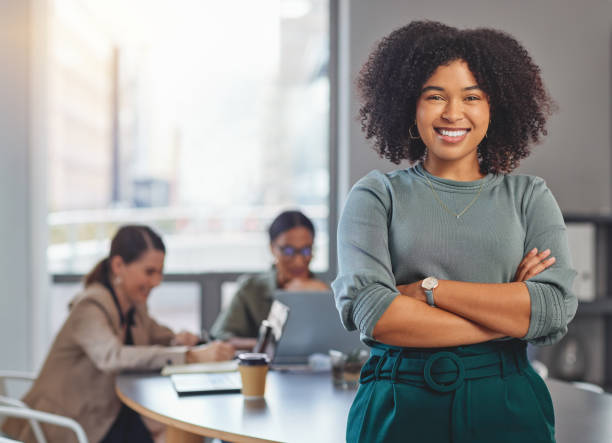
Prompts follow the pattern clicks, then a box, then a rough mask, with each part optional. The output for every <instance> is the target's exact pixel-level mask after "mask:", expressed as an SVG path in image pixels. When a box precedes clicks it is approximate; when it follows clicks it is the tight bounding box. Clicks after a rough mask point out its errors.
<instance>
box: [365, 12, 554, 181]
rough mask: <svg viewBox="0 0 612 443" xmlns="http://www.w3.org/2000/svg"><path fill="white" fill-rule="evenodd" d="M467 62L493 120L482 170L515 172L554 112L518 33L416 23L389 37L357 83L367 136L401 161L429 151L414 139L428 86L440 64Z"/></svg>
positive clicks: (483, 148) (482, 149) (395, 160)
mask: <svg viewBox="0 0 612 443" xmlns="http://www.w3.org/2000/svg"><path fill="white" fill-rule="evenodd" d="M455 60H464V61H465V62H466V63H467V65H468V67H469V68H470V70H471V71H472V74H473V75H474V77H475V78H476V81H477V82H478V85H479V86H480V88H481V89H482V90H483V91H484V92H485V93H486V94H487V95H488V98H489V103H490V107H491V123H490V125H489V128H488V131H487V137H486V138H485V139H484V140H483V141H482V142H481V143H480V146H479V148H478V159H479V162H480V170H481V172H482V173H489V172H492V173H509V172H510V171H512V170H513V169H514V168H516V167H517V166H518V165H519V162H520V160H521V159H523V158H525V157H527V156H528V155H529V153H530V144H536V143H538V142H539V141H540V138H541V136H542V135H546V120H547V117H548V116H549V115H550V114H551V113H552V112H553V111H554V110H555V104H554V102H553V101H552V99H551V98H550V96H549V95H548V93H547V91H546V89H545V87H544V84H543V83H542V78H541V77H540V69H539V68H538V66H536V64H535V63H534V62H533V60H532V59H531V57H530V56H529V54H528V53H527V50H526V49H525V48H524V47H523V46H521V44H520V43H519V42H517V41H516V40H515V39H514V38H513V37H512V36H510V35H508V34H506V33H505V32H501V31H497V30H494V29H486V28H479V29H465V30H459V29H457V28H453V27H451V26H447V25H444V24H442V23H438V22H432V21H415V22H412V23H410V24H408V25H407V26H404V27H402V28H400V29H397V30H396V31H393V32H392V33H391V34H390V35H389V36H387V37H386V38H383V39H382V40H381V41H380V43H379V44H378V45H377V47H376V48H375V49H374V51H373V52H372V54H370V56H369V58H368V61H367V62H366V63H365V64H364V66H363V68H362V69H361V72H360V74H359V78H358V80H357V87H358V89H359V92H360V93H361V97H362V101H363V104H362V106H361V109H360V111H359V114H360V119H361V127H362V130H363V131H364V132H365V133H366V138H367V139H371V138H373V139H374V140H375V144H374V147H375V149H376V150H377V151H378V153H379V155H380V156H381V157H385V158H387V159H389V160H390V161H392V162H393V163H395V164H398V163H400V161H401V160H404V159H406V160H408V161H410V162H412V163H414V162H417V161H420V160H422V159H423V157H424V156H425V152H426V147H425V145H424V144H423V142H422V140H421V139H420V138H418V139H414V138H411V137H410V133H409V130H410V127H411V126H412V124H413V123H414V121H415V116H416V105H417V101H418V99H419V97H420V95H421V88H422V86H423V84H425V82H426V81H427V79H428V78H429V77H430V76H431V75H432V74H433V73H434V71H435V70H436V69H437V68H438V67H439V66H441V65H447V64H449V63H451V62H452V61H455Z"/></svg>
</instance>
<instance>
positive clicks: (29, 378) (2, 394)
mask: <svg viewBox="0 0 612 443" xmlns="http://www.w3.org/2000/svg"><path fill="white" fill-rule="evenodd" d="M34 380H36V375H35V374H33V373H31V372H22V371H0V408H3V407H9V408H11V410H13V411H16V410H17V409H20V410H22V413H24V414H26V415H28V416H27V417H21V416H19V415H16V414H6V415H11V416H13V417H18V418H27V419H28V421H29V422H30V427H31V428H32V433H33V434H34V438H36V441H37V442H38V443H47V439H46V438H45V434H44V432H43V431H42V428H41V426H40V424H39V423H38V421H39V420H40V421H42V422H46V423H50V424H56V425H58V426H64V427H68V428H71V429H72V430H73V431H74V432H75V433H76V434H77V439H78V440H79V443H81V442H82V441H84V442H86V441H87V437H85V432H84V431H83V428H82V427H81V425H79V424H78V423H77V422H76V421H74V420H72V419H71V418H67V417H63V416H61V415H56V414H50V413H47V412H42V411H37V410H35V409H30V407H29V406H28V405H27V404H25V403H24V402H22V401H21V400H18V399H16V398H12V397H9V396H8V383H7V382H8V381H18V382H21V381H23V382H30V383H31V382H33V381H34ZM34 413H35V414H34ZM37 414H44V415H42V416H40V417H43V418H40V419H39V418H37ZM0 415H3V414H1V413H0ZM44 417H46V418H44ZM56 418H57V419H60V420H59V421H52V420H55V419H56ZM66 420H67V422H66ZM75 426H77V427H78V431H77V430H75V429H77V428H75ZM81 436H82V437H83V438H84V440H82V439H81Z"/></svg>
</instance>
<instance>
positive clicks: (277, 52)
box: [47, 0, 329, 274]
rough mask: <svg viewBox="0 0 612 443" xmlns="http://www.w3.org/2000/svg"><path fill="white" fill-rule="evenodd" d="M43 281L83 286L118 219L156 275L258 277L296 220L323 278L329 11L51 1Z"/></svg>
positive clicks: (297, 5)
mask: <svg viewBox="0 0 612 443" xmlns="http://www.w3.org/2000/svg"><path fill="white" fill-rule="evenodd" d="M50 6H51V7H50V9H49V10H50V18H49V49H50V51H49V63H48V69H47V71H48V75H49V77H48V90H49V98H50V100H49V103H50V112H49V124H48V128H49V137H48V140H49V159H50V160H49V161H50V162H49V188H48V189H49V207H50V213H49V229H50V246H49V249H48V260H49V269H50V270H51V272H52V273H55V274H82V273H85V272H87V270H89V269H90V268H91V267H92V266H93V264H94V263H95V262H96V261H98V260H99V259H100V258H101V257H103V256H104V254H105V253H106V252H107V251H108V238H109V236H110V235H111V234H112V233H113V232H114V231H115V229H116V227H117V226H118V225H120V224H124V223H145V224H149V225H152V226H154V227H155V228H157V229H158V230H159V231H160V232H161V233H162V234H163V236H164V239H165V241H166V244H167V246H168V254H167V260H166V272H170V273H202V272H213V271H214V272H218V271H224V272H228V271H229V272H242V271H259V270H263V269H265V268H267V267H268V266H269V264H270V262H271V257H270V255H269V252H268V247H267V243H268V241H267V236H266V233H265V229H266V227H267V225H268V224H269V222H270V221H271V219H272V218H273V217H274V216H275V215H276V214H277V213H278V212H280V211H281V210H284V209H289V208H301V209H302V210H303V211H304V212H305V213H306V214H307V215H309V216H310V217H311V218H312V219H313V220H314V221H315V224H316V228H317V236H316V245H315V248H316V249H315V258H314V260H313V269H314V270H315V271H325V270H327V269H328V266H329V254H328V249H329V248H328V222H327V221H328V211H329V202H328V199H329V159H328V157H329V149H328V129H329V79H328V57H329V54H328V46H329V45H328V41H329V35H328V34H329V32H328V22H329V11H328V9H329V5H328V2H327V0H258V1H252V0H223V1H204V0H158V1H153V0H148V1H136V0H130V1H127V2H126V1H119V0H53V1H51V5H50Z"/></svg>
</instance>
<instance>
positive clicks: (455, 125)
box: [416, 60, 491, 180]
mask: <svg viewBox="0 0 612 443" xmlns="http://www.w3.org/2000/svg"><path fill="white" fill-rule="evenodd" d="M490 116H491V114H490V108H489V101H488V97H487V95H486V94H485V93H484V91H482V90H481V89H480V87H479V86H478V84H477V82H476V79H475V78H474V75H473V74H472V72H471V71H470V69H469V68H468V65H467V63H466V62H464V61H463V60H455V61H453V62H451V63H449V64H448V65H442V66H439V67H438V68H437V69H436V70H435V71H434V73H433V74H432V75H431V77H429V79H427V81H426V82H425V84H424V85H423V88H422V90H421V96H420V97H419V99H418V101H417V107H416V124H417V128H418V131H419V135H420V137H421V139H422V140H423V143H424V144H425V146H427V157H426V159H425V162H424V164H425V168H426V169H427V170H428V171H429V172H430V173H432V174H434V175H441V176H443V175H447V176H448V177H449V178H456V179H458V178H463V179H468V180H474V179H476V178H480V177H481V176H482V175H481V174H480V172H479V166H478V156H477V150H478V144H479V143H480V142H481V141H482V139H483V138H484V137H485V134H486V133H487V128H488V126H489V121H490Z"/></svg>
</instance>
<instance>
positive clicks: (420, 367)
mask: <svg viewBox="0 0 612 443" xmlns="http://www.w3.org/2000/svg"><path fill="white" fill-rule="evenodd" d="M528 365H529V363H528V361H527V353H526V344H525V343H524V342H521V341H519V340H508V341H500V342H488V343H481V344H477V345H470V346H458V347H456V348H444V349H418V348H401V347H395V346H386V345H377V346H376V347H373V348H372V350H371V352H370V359H369V360H368V361H367V362H366V364H365V365H364V367H363V369H362V371H361V376H360V379H359V381H360V383H369V382H371V381H375V380H391V382H392V383H405V384H410V385H415V386H422V387H424V386H428V387H429V388H431V389H433V390H434V391H438V392H450V391H454V390H457V389H458V388H459V387H460V386H461V385H462V384H463V382H464V381H465V380H473V379H479V378H484V377H493V376H501V377H506V376H508V375H511V374H515V373H521V372H522V371H523V369H525V368H526V367H527V366H528Z"/></svg>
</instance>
